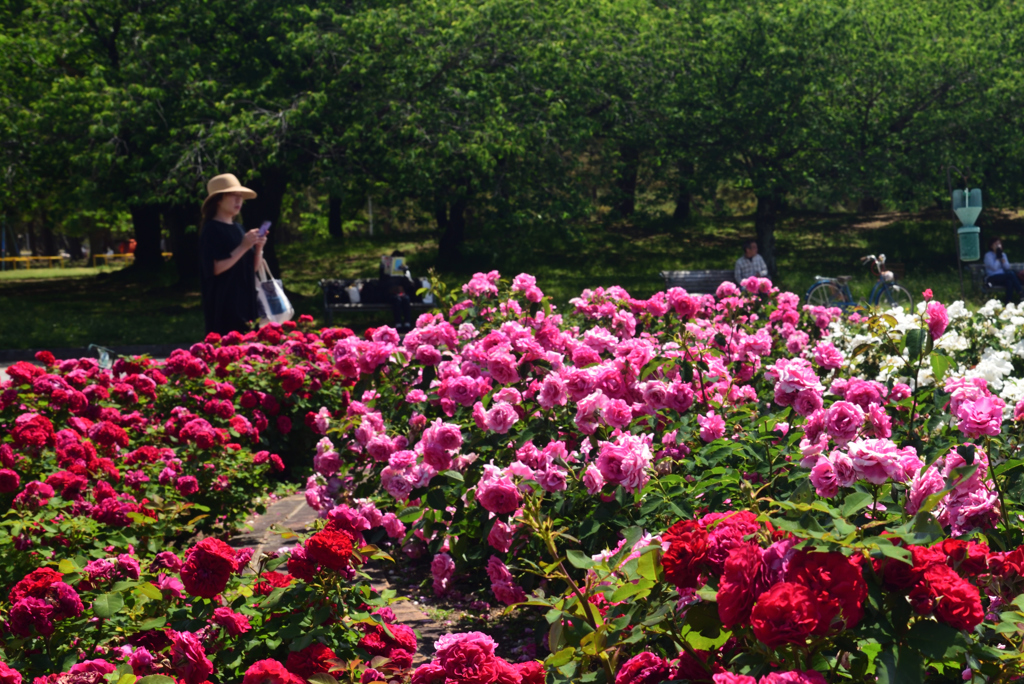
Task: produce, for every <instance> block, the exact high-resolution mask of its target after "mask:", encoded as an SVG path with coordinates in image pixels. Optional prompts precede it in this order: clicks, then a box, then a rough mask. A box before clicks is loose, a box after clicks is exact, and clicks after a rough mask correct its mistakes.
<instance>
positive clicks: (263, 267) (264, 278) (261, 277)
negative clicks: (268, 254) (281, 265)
mask: <svg viewBox="0 0 1024 684" xmlns="http://www.w3.org/2000/svg"><path fill="white" fill-rule="evenodd" d="M256 279H257V280H258V281H260V282H261V283H265V282H268V281H270V280H273V279H274V276H273V274H272V273H271V272H270V266H268V265H267V260H266V259H264V258H262V257H261V258H260V267H259V268H258V269H256Z"/></svg>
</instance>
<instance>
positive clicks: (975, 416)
mask: <svg viewBox="0 0 1024 684" xmlns="http://www.w3.org/2000/svg"><path fill="white" fill-rule="evenodd" d="M1005 407H1006V402H1004V401H1003V400H1002V399H1000V398H999V397H994V396H991V395H990V396H986V397H981V398H980V399H977V400H975V401H965V402H964V403H962V404H961V405H960V407H959V408H958V410H957V412H956V417H957V423H956V427H957V429H958V430H960V432H962V433H964V434H965V435H967V436H968V437H970V438H971V439H978V438H979V437H982V436H989V437H996V436H998V435H999V432H1000V431H1001V430H1002V427H1003V409H1004V408H1005Z"/></svg>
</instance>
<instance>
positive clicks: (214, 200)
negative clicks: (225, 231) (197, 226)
mask: <svg viewBox="0 0 1024 684" xmlns="http://www.w3.org/2000/svg"><path fill="white" fill-rule="evenodd" d="M222 199H224V193H220V194H219V195H214V196H213V197H211V198H210V201H209V202H207V203H206V204H204V205H203V223H206V222H207V221H212V220H213V219H214V218H215V217H216V216H217V209H218V208H219V207H220V201H221V200H222Z"/></svg>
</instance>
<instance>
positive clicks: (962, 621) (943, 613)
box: [910, 565, 985, 630]
mask: <svg viewBox="0 0 1024 684" xmlns="http://www.w3.org/2000/svg"><path fill="white" fill-rule="evenodd" d="M910 603H911V605H913V606H914V610H915V611H917V612H918V613H920V614H921V615H928V614H929V613H932V612H934V613H935V616H936V617H938V618H939V620H941V621H942V622H945V623H946V624H947V625H949V626H950V627H955V628H956V629H966V630H972V629H974V628H975V627H977V626H978V624H980V623H981V621H982V619H983V618H984V617H985V612H984V610H982V607H981V596H980V594H979V593H978V588H977V587H975V586H974V585H973V584H971V583H970V582H968V581H967V580H965V579H963V578H962V577H960V575H958V574H956V572H955V571H954V570H953V569H952V568H950V567H948V566H945V565H932V566H929V567H928V568H927V569H925V571H924V572H923V573H922V575H921V581H920V582H919V583H918V584H917V586H916V587H914V588H913V590H911V592H910Z"/></svg>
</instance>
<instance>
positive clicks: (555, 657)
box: [544, 646, 576, 668]
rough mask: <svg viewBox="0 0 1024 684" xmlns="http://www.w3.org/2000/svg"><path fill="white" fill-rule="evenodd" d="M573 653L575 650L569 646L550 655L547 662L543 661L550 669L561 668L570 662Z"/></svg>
mask: <svg viewBox="0 0 1024 684" xmlns="http://www.w3.org/2000/svg"><path fill="white" fill-rule="evenodd" d="M575 652H576V649H575V648H573V647H571V646H570V647H568V648H563V649H562V650H561V651H559V652H558V653H552V654H551V655H549V656H548V657H547V660H545V661H544V664H545V665H546V666H548V667H552V668H558V667H561V666H563V665H565V664H566V663H567V662H569V661H570V660H572V656H573V653H575Z"/></svg>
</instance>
